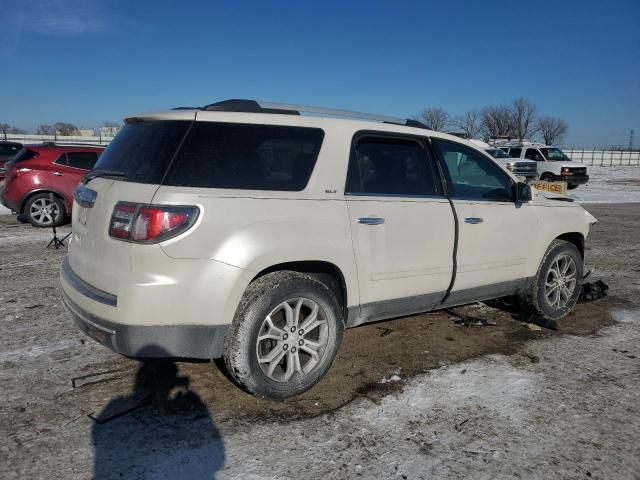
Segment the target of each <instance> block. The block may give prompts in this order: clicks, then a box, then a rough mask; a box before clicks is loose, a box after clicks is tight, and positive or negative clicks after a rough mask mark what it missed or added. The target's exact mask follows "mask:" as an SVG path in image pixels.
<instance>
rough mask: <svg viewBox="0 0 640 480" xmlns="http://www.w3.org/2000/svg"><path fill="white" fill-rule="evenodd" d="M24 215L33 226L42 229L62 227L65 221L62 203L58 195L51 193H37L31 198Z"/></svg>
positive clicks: (25, 207) (23, 212)
mask: <svg viewBox="0 0 640 480" xmlns="http://www.w3.org/2000/svg"><path fill="white" fill-rule="evenodd" d="M52 198H53V201H52ZM22 215H24V217H25V218H26V219H27V221H28V222H29V223H30V224H31V225H33V226H34V227H40V228H46V227H53V226H56V227H57V226H58V225H62V223H63V222H64V219H65V211H64V205H63V204H62V201H61V200H60V198H59V197H57V196H56V195H51V194H49V193H37V194H36V195H34V196H32V197H31V198H29V200H27V203H26V204H25V206H24V209H23V211H22Z"/></svg>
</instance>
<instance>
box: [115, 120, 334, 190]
mask: <svg viewBox="0 0 640 480" xmlns="http://www.w3.org/2000/svg"><path fill="white" fill-rule="evenodd" d="M118 135H121V134H118ZM323 138H324V132H323V131H322V130H320V129H318V128H307V127H289V126H277V125H249V124H240V123H214V122H195V124H194V126H193V127H192V128H191V130H190V132H189V134H188V135H187V137H186V138H185V140H184V143H183V146H182V148H181V150H180V151H179V152H178V155H177V157H176V159H175V162H174V164H173V165H172V167H171V168H170V170H169V172H168V174H167V178H166V179H165V181H164V184H165V185H173V186H185V187H200V188H236V189H245V190H283V191H291V192H299V191H301V190H304V188H305V187H306V186H307V183H308V182H309V179H310V178H311V173H312V172H313V168H314V166H315V163H316V159H317V158H318V155H319V153H320V147H321V145H322V140H323ZM109 148H111V147H109ZM152 162H153V159H149V163H152Z"/></svg>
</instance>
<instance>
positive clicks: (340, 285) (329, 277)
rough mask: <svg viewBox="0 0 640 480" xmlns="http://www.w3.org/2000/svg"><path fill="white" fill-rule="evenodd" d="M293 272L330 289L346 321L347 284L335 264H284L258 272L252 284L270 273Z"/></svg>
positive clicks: (301, 262)
mask: <svg viewBox="0 0 640 480" xmlns="http://www.w3.org/2000/svg"><path fill="white" fill-rule="evenodd" d="M283 270H288V271H293V272H298V273H305V274H308V275H310V276H312V277H315V278H317V279H318V280H320V281H321V282H323V283H324V284H325V285H327V287H329V288H330V289H331V290H332V291H333V293H334V295H336V298H337V299H338V303H339V304H340V306H341V307H342V313H343V320H345V321H346V315H347V293H348V292H347V282H346V280H345V277H344V274H343V273H342V270H341V269H340V268H339V267H338V266H337V265H335V264H334V263H331V262H327V261H323V260H300V261H292V262H283V263H278V264H275V265H272V266H270V267H267V268H265V269H263V270H261V271H260V272H258V273H257V274H256V275H255V277H253V279H252V280H251V281H252V282H253V281H254V280H256V279H258V278H260V277H262V276H264V275H266V274H268V273H273V272H278V271H283Z"/></svg>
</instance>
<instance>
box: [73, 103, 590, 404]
mask: <svg viewBox="0 0 640 480" xmlns="http://www.w3.org/2000/svg"><path fill="white" fill-rule="evenodd" d="M300 112H307V113H309V112H310V113H318V114H323V115H316V116H310V115H304V116H303V115H300V114H299V113H300ZM328 115H330V116H328ZM337 116H342V117H348V116H349V117H352V118H354V117H357V118H360V120H353V119H345V118H336V117H337ZM567 200H568V199H567V198H566V197H558V198H557V199H554V198H553V197H552V196H551V195H550V194H543V193H538V192H536V191H535V190H534V191H533V192H532V191H531V189H530V188H529V187H528V186H527V185H526V184H524V183H518V181H517V180H516V179H515V177H513V176H511V174H510V173H508V172H507V171H505V170H504V169H503V168H501V167H500V166H498V164H497V163H495V161H494V160H493V159H492V158H491V157H490V156H489V155H488V154H486V153H484V152H483V151H481V150H479V149H477V148H476V147H474V146H473V145H472V144H471V143H469V142H467V141H464V140H460V139H459V138H456V137H453V136H450V135H446V134H441V133H438V132H434V131H430V130H428V129H426V128H424V127H423V126H421V125H420V124H419V123H417V122H415V121H411V120H408V121H405V120H400V119H395V118H390V117H375V116H371V115H367V114H357V113H353V112H342V111H330V110H326V109H322V108H314V107H296V106H289V105H279V104H266V103H258V102H255V101H249V100H230V101H225V102H219V103H217V104H212V105H209V106H206V107H202V108H192V109H191V108H190V109H176V110H172V111H167V112H162V113H149V114H142V115H137V116H135V117H131V118H128V119H126V125H125V127H124V128H123V129H122V130H121V131H120V133H118V135H117V137H116V138H115V139H114V140H113V142H112V143H111V145H110V146H109V147H108V148H107V150H106V151H105V152H104V153H103V154H102V156H101V157H100V160H99V162H98V164H97V166H96V170H95V171H92V172H90V173H89V174H87V175H86V176H85V178H84V179H83V182H82V183H81V184H80V185H79V186H78V187H77V188H76V191H75V204H74V208H73V215H72V218H73V235H72V238H71V241H70V244H69V256H68V258H67V259H66V260H65V261H64V262H63V265H62V268H61V283H62V291H63V298H64V301H65V304H66V305H67V307H68V309H69V311H70V313H71V315H72V317H73V318H74V320H75V322H76V323H77V324H78V326H79V327H80V328H81V329H82V330H83V331H84V332H86V333H87V334H88V335H90V336H91V337H93V338H94V339H96V340H97V341H99V342H101V343H103V344H104V345H106V346H108V347H109V348H111V349H113V350H115V351H116V352H120V353H122V354H124V355H128V356H134V357H135V356H145V357H162V356H164V357H193V358H208V359H212V358H219V357H224V360H225V362H226V365H227V367H228V370H229V373H230V375H231V376H232V377H233V378H234V379H235V381H236V382H237V383H238V384H239V385H240V386H242V387H243V388H244V389H246V390H247V391H249V392H251V393H253V394H255V395H258V396H262V397H270V398H278V399H282V398H286V397H290V396H292V395H296V394H299V393H301V392H303V391H305V390H307V389H308V388H310V387H311V386H312V385H314V384H315V383H316V382H317V381H318V380H319V379H320V378H321V377H322V376H323V375H324V374H325V373H326V372H327V370H328V369H329V367H330V365H331V363H332V361H333V359H334V357H335V355H336V352H337V350H338V346H339V344H340V340H341V338H342V333H343V330H344V329H345V328H348V327H355V326H357V325H360V324H363V323H366V322H372V321H376V320H382V319H388V318H392V317H399V316H403V315H408V314H413V313H417V312H425V311H429V310H434V309H440V308H445V307H450V306H453V305H460V304H465V303H470V302H475V301H481V300H487V299H493V298H497V297H502V296H508V295H518V296H519V297H520V299H521V300H522V301H523V303H524V304H526V305H528V307H529V308H531V309H532V310H533V311H535V312H536V313H537V314H538V315H541V316H544V317H546V318H550V319H558V318H560V317H562V316H564V315H566V314H567V313H568V312H569V311H570V310H571V309H572V307H573V306H574V305H575V303H576V300H577V298H578V295H579V292H580V286H581V280H582V269H583V254H584V241H585V238H586V236H587V234H588V232H589V225H590V224H593V223H594V222H595V221H596V220H595V218H594V217H592V216H591V215H590V214H589V213H587V212H586V211H585V210H583V209H582V207H580V206H579V205H577V204H575V203H571V202H570V201H567Z"/></svg>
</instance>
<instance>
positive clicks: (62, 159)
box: [53, 153, 67, 165]
mask: <svg viewBox="0 0 640 480" xmlns="http://www.w3.org/2000/svg"><path fill="white" fill-rule="evenodd" d="M53 163H57V164H58V165H67V154H66V153H63V154H62V155H60V156H59V157H58V159H57V160H56V161H55V162H53Z"/></svg>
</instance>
